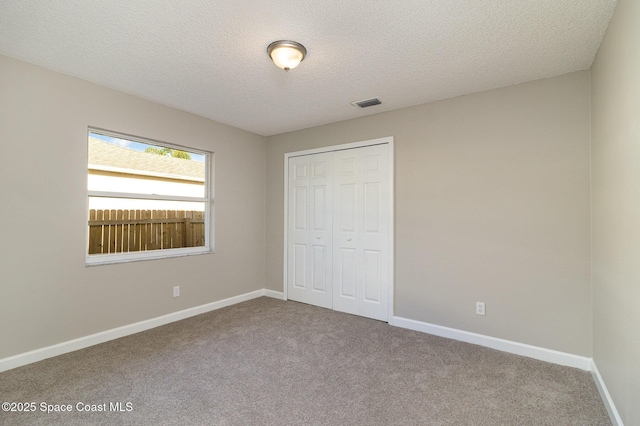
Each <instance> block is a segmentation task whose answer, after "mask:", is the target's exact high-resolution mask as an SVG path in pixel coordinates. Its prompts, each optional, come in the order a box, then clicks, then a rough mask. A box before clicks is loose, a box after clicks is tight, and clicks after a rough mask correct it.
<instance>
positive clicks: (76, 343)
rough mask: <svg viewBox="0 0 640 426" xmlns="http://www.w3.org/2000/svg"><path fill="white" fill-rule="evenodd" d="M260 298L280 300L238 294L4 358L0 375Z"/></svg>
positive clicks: (263, 293)
mask: <svg viewBox="0 0 640 426" xmlns="http://www.w3.org/2000/svg"><path fill="white" fill-rule="evenodd" d="M261 296H269V297H274V298H276V299H278V298H283V296H278V292H277V291H273V290H266V289H261V290H256V291H252V292H250V293H245V294H241V295H239V296H234V297H230V298H228V299H224V300H218V301H217V302H211V303H207V304H205V305H200V306H196V307H193V308H189V309H185V310H182V311H178V312H173V313H170V314H167V315H162V316H160V317H157V318H151V319H148V320H144V321H140V322H136V323H133V324H129V325H124V326H122V327H117V328H113V329H111V330H105V331H101V332H99V333H95V334H91V335H89V336H84V337H80V338H78V339H73V340H69V341H67V342H62V343H58V344H55V345H52V346H47V347H45V348H41V349H36V350H33V351H29V352H25V353H22V354H18V355H14V356H10V357H8V358H3V359H0V372H3V371H7V370H11V369H12V368H17V367H21V366H23V365H27V364H31V363H33V362H37V361H42V360H43V359H47V358H51V357H54V356H58V355H62V354H65V353H68V352H73V351H77V350H78V349H83V348H86V347H89V346H93V345H97V344H99V343H104V342H108V341H109V340H114V339H118V338H120V337H124V336H128V335H130V334H135V333H139V332H141V331H145V330H149V329H152V328H155V327H159V326H161V325H165V324H169V323H172V322H175V321H180V320H183V319H185V318H189V317H193V316H195V315H200V314H204V313H205V312H210V311H215V310H216V309H220V308H224V307H226V306H231V305H235V304H236V303H240V302H245V301H247V300H251V299H255V298H258V297H261Z"/></svg>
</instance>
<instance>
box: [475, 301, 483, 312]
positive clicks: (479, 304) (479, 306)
mask: <svg viewBox="0 0 640 426" xmlns="http://www.w3.org/2000/svg"><path fill="white" fill-rule="evenodd" d="M476 314H478V315H484V302H476Z"/></svg>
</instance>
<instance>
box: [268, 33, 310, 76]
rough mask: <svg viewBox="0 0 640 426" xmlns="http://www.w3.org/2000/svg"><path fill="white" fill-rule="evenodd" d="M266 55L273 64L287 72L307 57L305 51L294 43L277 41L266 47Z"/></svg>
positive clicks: (301, 46) (298, 44)
mask: <svg viewBox="0 0 640 426" xmlns="http://www.w3.org/2000/svg"><path fill="white" fill-rule="evenodd" d="M267 53H268V54H269V56H270V57H271V60H273V63H274V64H276V65H277V66H278V67H280V68H282V69H283V70H285V71H289V70H292V69H294V68H295V67H297V66H298V64H299V63H300V62H302V60H303V59H304V57H305V56H306V55H307V49H305V47H304V46H303V45H301V44H300V43H298V42H295V41H290V40H278V41H274V42H273V43H271V44H270V45H269V47H267Z"/></svg>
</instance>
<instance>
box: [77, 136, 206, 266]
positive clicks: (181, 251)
mask: <svg viewBox="0 0 640 426" xmlns="http://www.w3.org/2000/svg"><path fill="white" fill-rule="evenodd" d="M90 133H99V134H101V135H104V136H110V137H113V138H119V139H125V140H130V141H133V142H140V143H143V144H147V145H153V146H159V147H163V148H170V149H178V150H184V151H187V152H190V153H194V154H200V155H203V156H204V167H205V181H204V194H205V196H204V197H203V198H200V197H183V196H176V195H156V194H140V193H123V192H108V191H91V190H89V189H87V199H86V200H87V203H86V207H85V210H86V220H85V232H86V240H85V247H84V253H85V259H86V265H87V266H94V265H105V264H110V263H125V262H134V261H140V260H150V259H165V258H172V257H182V256H191V255H198V254H206V253H213V252H214V239H213V237H214V232H213V213H214V205H213V196H212V193H213V188H212V185H211V177H212V176H211V165H212V164H213V153H212V152H208V151H202V150H199V149H194V148H191V147H187V146H180V145H175V144H170V143H166V142H159V141H156V140H153V139H149V138H141V137H137V136H132V135H128V134H125V133H118V132H113V131H110V130H104V129H100V128H97V127H88V128H87V139H86V144H87V177H88V173H89V172H88V170H89V169H88V166H89V161H88V146H89V134H90ZM90 197H104V198H127V199H133V200H162V201H192V202H198V203H204V206H205V207H204V229H205V231H204V232H205V245H204V246H200V247H183V248H174V249H162V250H149V251H137V252H128V253H109V254H89V250H88V247H89V226H88V223H89V212H90V209H89V198H90Z"/></svg>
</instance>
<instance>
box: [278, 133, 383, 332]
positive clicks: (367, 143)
mask: <svg viewBox="0 0 640 426" xmlns="http://www.w3.org/2000/svg"><path fill="white" fill-rule="evenodd" d="M393 143H394V142H393V136H388V137H384V138H378V139H370V140H366V141H361V142H353V143H346V144H341V145H332V146H327V147H322V148H314V149H308V150H304V151H296V152H288V153H285V154H284V252H283V253H284V260H283V283H282V284H283V286H282V287H283V294H284V300H289V297H288V294H287V293H288V282H287V275H288V273H287V269H288V265H287V254H288V253H287V250H288V238H289V236H288V224H289V158H290V157H299V156H303V155H312V154H320V153H326V152H333V151H341V150H346V149H353V148H362V147H367V146H373V145H384V144H386V145H388V146H389V205H388V206H387V207H386V208H387V209H388V213H389V243H388V244H389V276H388V284H389V285H388V288H387V291H388V301H389V306H388V308H387V309H388V313H389V315H388V318H389V319H388V323H389V324H391V325H393V320H394V316H393V313H394V312H393V307H394V293H395V292H394V288H395V285H394V242H395V229H394V222H395V220H394V206H395V196H394V186H395V182H394V176H395V172H394V166H395V160H394V145H393Z"/></svg>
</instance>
